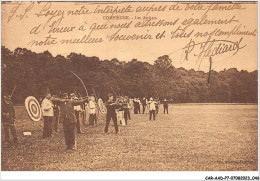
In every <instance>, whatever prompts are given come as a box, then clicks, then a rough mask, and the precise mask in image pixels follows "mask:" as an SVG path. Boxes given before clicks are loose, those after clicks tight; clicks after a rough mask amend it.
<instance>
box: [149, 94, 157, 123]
mask: <svg viewBox="0 0 260 181" xmlns="http://www.w3.org/2000/svg"><path fill="white" fill-rule="evenodd" d="M148 104H149V112H150V121H151V119H152V115H153V120H155V110H156V103H155V101H154V100H153V98H152V97H151V98H150V101H149V102H148Z"/></svg>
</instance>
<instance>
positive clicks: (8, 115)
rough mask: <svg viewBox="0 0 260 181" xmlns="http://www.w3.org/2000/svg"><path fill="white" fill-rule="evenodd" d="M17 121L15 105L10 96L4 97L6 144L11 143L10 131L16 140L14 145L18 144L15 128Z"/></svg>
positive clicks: (3, 120)
mask: <svg viewBox="0 0 260 181" xmlns="http://www.w3.org/2000/svg"><path fill="white" fill-rule="evenodd" d="M14 121H15V110H14V105H13V103H12V101H11V97H10V96H4V101H3V103H2V122H3V128H4V135H5V142H9V141H10V136H9V130H10V131H11V134H12V136H13V139H14V143H17V142H18V139H17V135H16V129H15V126H14Z"/></svg>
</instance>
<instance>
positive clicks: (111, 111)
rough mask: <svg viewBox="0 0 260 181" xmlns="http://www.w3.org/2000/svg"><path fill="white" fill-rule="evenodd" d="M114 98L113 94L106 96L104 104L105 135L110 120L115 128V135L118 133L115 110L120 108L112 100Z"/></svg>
mask: <svg viewBox="0 0 260 181" xmlns="http://www.w3.org/2000/svg"><path fill="white" fill-rule="evenodd" d="M113 98H114V96H113V94H108V101H107V102H106V107H107V116H106V127H105V133H107V132H108V126H109V123H110V120H111V118H112V120H113V122H114V126H115V131H116V134H117V133H118V125H117V118H116V111H115V109H117V108H119V107H120V106H119V105H118V104H117V103H116V102H115V101H114V100H113Z"/></svg>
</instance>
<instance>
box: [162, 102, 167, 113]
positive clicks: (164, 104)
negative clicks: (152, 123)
mask: <svg viewBox="0 0 260 181" xmlns="http://www.w3.org/2000/svg"><path fill="white" fill-rule="evenodd" d="M165 112H167V114H168V101H167V100H166V99H164V100H163V113H164V114H165Z"/></svg>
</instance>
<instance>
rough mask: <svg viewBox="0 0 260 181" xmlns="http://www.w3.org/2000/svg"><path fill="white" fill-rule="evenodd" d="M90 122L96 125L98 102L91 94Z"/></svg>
mask: <svg viewBox="0 0 260 181" xmlns="http://www.w3.org/2000/svg"><path fill="white" fill-rule="evenodd" d="M88 107H89V124H90V125H91V126H94V123H95V124H97V116H96V103H95V98H94V96H90V98H89V103H88Z"/></svg>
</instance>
